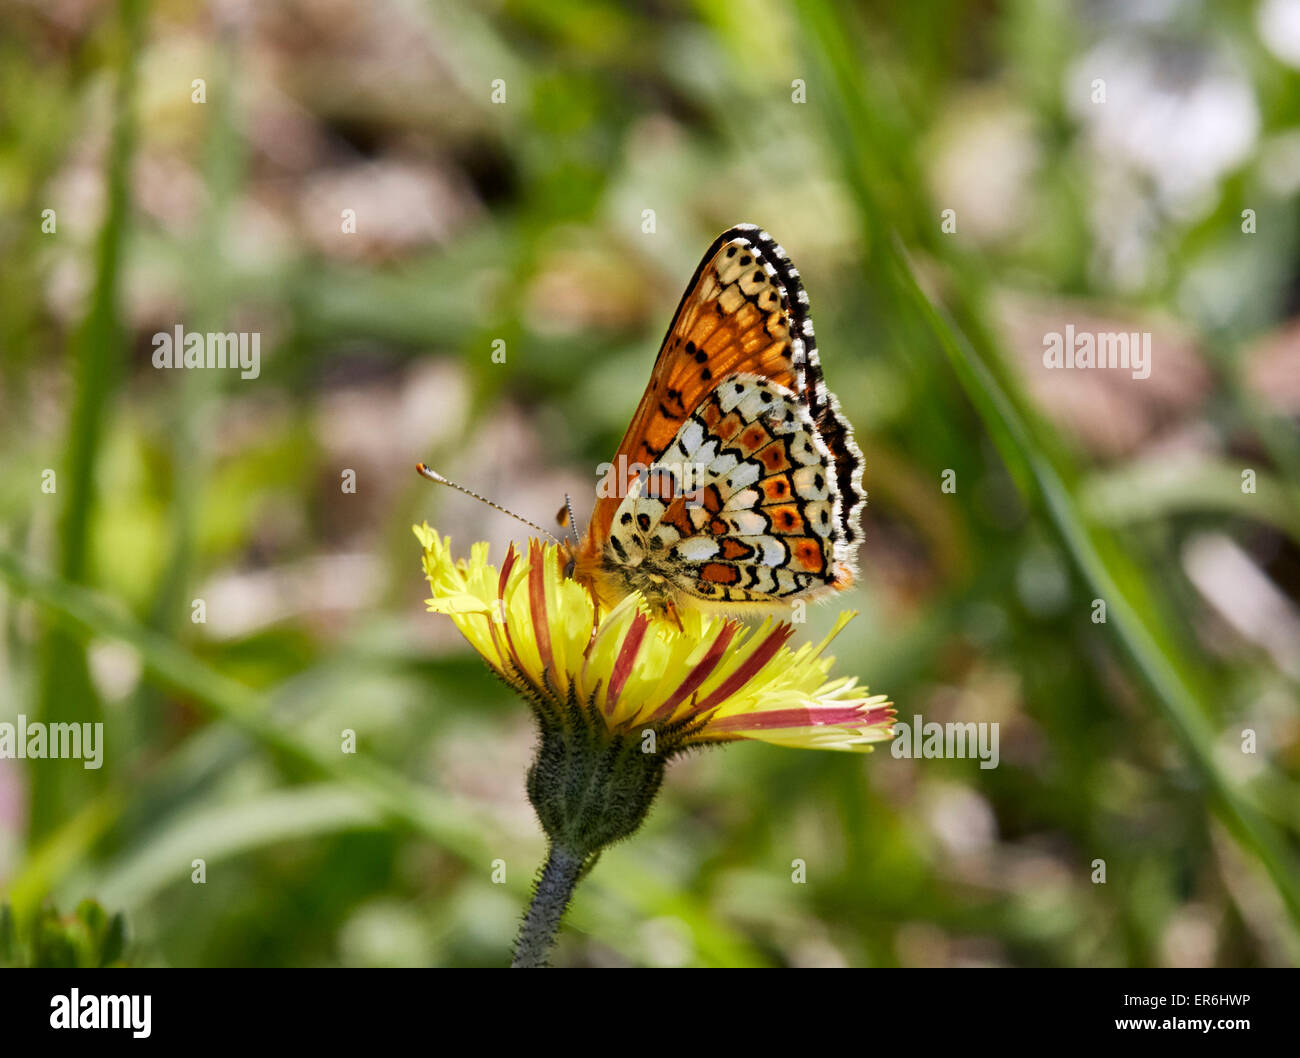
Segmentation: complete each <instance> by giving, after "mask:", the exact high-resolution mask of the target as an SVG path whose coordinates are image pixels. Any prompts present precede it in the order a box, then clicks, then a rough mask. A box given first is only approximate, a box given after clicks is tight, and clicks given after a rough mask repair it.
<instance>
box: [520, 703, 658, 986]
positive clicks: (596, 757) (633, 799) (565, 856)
mask: <svg viewBox="0 0 1300 1058" xmlns="http://www.w3.org/2000/svg"><path fill="white" fill-rule="evenodd" d="M529 704H530V705H532V706H533V712H534V714H535V715H536V716H537V720H538V727H539V734H540V736H541V737H540V741H539V743H538V747H537V759H536V760H534V761H533V766H532V767H531V768H529V769H528V799H529V800H530V801H531V802H532V803H533V808H534V809H536V811H537V818H538V821H539V822H540V823H541V824H542V829H543V830H544V831H545V832H546V836H547V838H548V839H549V840H550V851H549V853H548V854H547V857H546V866H545V867H543V868H542V875H541V878H540V879H538V882H537V888H536V890H535V891H534V892H533V902H532V904H531V906H530V907H529V908H528V914H527V915H525V916H524V924H523V927H522V928H521V929H520V931H519V939H518V941H517V942H516V944H515V958H514V962H513V964H512V965H514V966H545V965H546V960H547V957H548V956H549V955H550V952H551V947H552V945H553V944H554V943H555V935H556V933H557V932H558V931H559V928H560V920H561V919H562V918H563V917H564V911H565V909H566V908H567V907H568V906H569V901H570V900H571V899H572V898H573V890H574V887H575V886H577V884H578V882H579V881H580V880H581V879H582V876H583V875H584V874H585V873H586V872H587V871H588V870H590V869H591V867H592V866H594V865H595V862H596V858H597V857H598V856H599V855H600V853H601V851H602V850H603V849H605V848H607V847H608V846H610V845H612V844H614V843H615V842H616V841H622V840H623V839H624V838H627V837H630V836H631V835H632V834H634V833H635V832H636V830H637V829H638V828H639V827H640V826H641V824H642V823H643V822H644V821H645V817H646V814H647V813H648V812H649V811H650V805H651V803H652V802H653V801H654V799H655V794H656V793H658V792H659V786H660V784H661V783H662V782H663V778H664V768H665V766H666V764H667V761H668V758H669V757H671V756H672V755H673V754H674V753H676V752H677V751H678V746H677V743H676V742H675V741H674V739H675V736H677V735H678V734H679V732H676V731H673V730H658V731H655V732H653V733H652V736H650V737H648V736H647V732H646V731H639V732H621V733H614V732H611V731H610V730H609V728H608V727H607V726H606V723H605V717H604V716H603V715H601V713H600V712H599V711H598V710H597V709H596V707H595V705H593V704H590V703H588V704H586V705H582V704H580V703H578V702H576V701H570V702H569V703H568V705H567V707H559V708H557V707H555V706H554V705H553V704H552V703H547V702H543V701H541V700H532V701H530V703H529Z"/></svg>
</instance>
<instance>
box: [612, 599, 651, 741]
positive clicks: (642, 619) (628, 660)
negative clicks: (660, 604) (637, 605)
mask: <svg viewBox="0 0 1300 1058" xmlns="http://www.w3.org/2000/svg"><path fill="white" fill-rule="evenodd" d="M649 627H650V618H648V617H646V616H645V614H642V613H638V614H637V615H636V616H635V617H633V618H632V624H631V625H630V626H629V627H628V630H627V635H625V636H624V637H623V645H622V646H621V647H619V649H618V657H617V658H615V659H614V671H613V672H611V673H610V676H609V695H608V696H607V697H606V699H605V715H606V716H610V715H612V714H613V712H614V706H616V705H617V704H618V698H619V695H621V694H622V693H623V688H624V687H625V686H627V679H628V677H629V676H631V675H632V666H633V665H634V664H636V656H637V654H639V653H640V651H641V641H642V640H643V639H645V633H646V629H647V628H649Z"/></svg>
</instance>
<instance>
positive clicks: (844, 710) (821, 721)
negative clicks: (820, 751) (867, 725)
mask: <svg viewBox="0 0 1300 1058" xmlns="http://www.w3.org/2000/svg"><path fill="white" fill-rule="evenodd" d="M874 711H875V710H871V712H874ZM867 715H870V714H869V713H868V714H867ZM864 722H865V718H864V715H863V712H862V708H861V707H860V706H857V705H845V706H836V707H828V708H824V709H805V708H802V707H800V708H796V709H768V710H767V711H765V712H759V713H741V714H740V715H738V716H724V717H721V718H720V719H718V720H712V721H710V722H709V731H770V730H772V729H773V728H778V727H825V726H826V725H828V724H831V725H844V724H852V725H853V726H854V727H859V726H862V725H863V724H864Z"/></svg>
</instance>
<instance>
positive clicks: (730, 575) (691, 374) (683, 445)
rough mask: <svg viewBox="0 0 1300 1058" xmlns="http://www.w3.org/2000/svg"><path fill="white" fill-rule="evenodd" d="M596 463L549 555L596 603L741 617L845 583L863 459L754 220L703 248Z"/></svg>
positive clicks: (796, 287)
mask: <svg viewBox="0 0 1300 1058" xmlns="http://www.w3.org/2000/svg"><path fill="white" fill-rule="evenodd" d="M608 466H609V470H608V471H607V473H606V474H605V476H604V478H603V480H602V481H601V482H600V484H599V486H598V488H597V500H596V505H595V509H594V511H593V512H592V516H591V522H590V524H589V525H588V528H587V533H586V535H585V536H584V537H582V538H581V539H578V538H576V537H575V538H574V539H573V540H572V541H571V542H570V541H565V542H564V543H563V544H562V545H561V546H562V547H563V548H564V551H565V553H566V556H565V557H566V558H567V560H568V562H569V566H570V568H571V570H572V573H573V576H574V577H575V578H576V579H577V580H578V581H579V582H580V583H583V584H586V585H587V586H589V588H590V589H591V592H592V594H593V595H594V596H595V597H596V599H597V600H598V601H599V602H600V604H601V605H602V606H603V607H606V608H607V607H610V606H612V605H614V604H615V603H617V602H618V601H619V600H620V599H622V598H624V597H625V596H627V595H629V594H631V593H632V592H633V591H639V592H641V594H642V595H643V596H644V597H645V599H646V600H647V602H648V603H649V604H650V606H651V607H652V608H654V609H655V610H656V611H658V612H661V613H666V614H673V613H674V612H675V611H676V609H677V608H679V607H686V608H696V609H704V610H709V611H722V612H728V613H734V614H738V615H740V616H746V615H748V614H751V613H756V612H762V611H764V610H768V611H770V610H773V609H775V608H777V607H779V606H783V605H789V604H790V603H791V602H792V601H794V600H796V599H805V600H811V599H815V598H818V597H821V596H823V595H825V594H827V593H829V592H832V591H839V590H843V589H844V588H847V587H848V586H850V585H851V584H852V583H853V579H854V577H855V575H856V571H857V551H858V541H859V536H860V529H859V520H860V517H861V513H862V507H863V505H864V503H865V502H866V493H865V492H864V491H863V489H862V453H861V452H860V451H859V450H858V446H857V445H856V444H855V443H854V440H853V430H852V428H851V427H850V426H849V424H848V422H847V421H846V420H845V418H844V416H843V414H841V412H840V407H839V401H838V400H836V398H835V395H834V394H833V393H831V392H830V390H828V389H827V388H826V383H825V382H824V380H823V379H822V371H821V364H820V362H819V361H818V359H817V346H816V341H815V339H814V336H813V325H812V319H811V318H810V316H809V312H808V295H807V294H806V293H805V292H804V289H803V286H802V284H801V283H800V281H799V273H798V271H797V270H796V269H795V267H794V265H792V264H791V263H790V259H789V258H788V257H787V256H786V254H785V251H784V250H783V249H782V248H781V246H780V245H779V244H778V243H777V242H776V241H775V240H774V239H773V238H772V237H771V236H770V235H769V234H768V233H767V232H766V231H762V230H760V229H759V228H758V226H757V225H754V224H738V225H736V226H735V227H734V228H729V229H728V230H727V231H725V232H723V233H722V234H721V235H719V236H718V238H717V239H716V240H714V242H713V245H712V246H710V247H709V249H708V250H707V251H706V252H705V254H704V257H703V259H702V260H701V261H700V264H699V267H698V268H696V270H695V275H694V276H692V278H691V281H690V283H689V284H687V287H686V292H685V294H683V295H682V300H681V303H680V304H679V305H678V307H677V312H676V314H675V315H674V317H673V321H672V324H671V325H670V326H669V328H668V333H667V335H666V336H665V338H664V341H663V345H662V346H661V347H660V349H659V356H658V358H657V359H656V360H655V364H654V368H653V370H652V371H651V372H650V382H649V385H647V386H646V390H645V393H644V395H643V396H642V397H641V402H640V404H639V405H637V409H636V412H635V413H634V414H633V416H632V422H631V425H629V426H628V429H627V433H626V434H625V435H624V437H623V441H622V443H621V444H620V445H619V447H618V451H617V452H616V453H615V456H614V459H613V461H612V462H611V463H610V464H608ZM420 470H421V472H422V473H424V474H425V476H426V477H429V478H431V479H432V480H435V481H438V482H441V483H442V484H448V485H452V486H453V487H455V488H461V489H462V491H466V492H468V490H467V489H463V488H462V487H461V486H458V485H455V483H454V482H450V481H448V480H447V479H446V478H443V477H442V476H441V475H438V474H435V473H434V472H433V471H430V470H428V469H427V468H426V467H424V465H423V464H421V466H420ZM471 495H474V494H473V493H471ZM476 498H478V499H482V497H476ZM485 502H486V501H485ZM493 506H496V505H495V504H493ZM498 509H500V508H498ZM506 513H510V512H506ZM561 515H562V521H563V515H564V512H563V511H562V512H561ZM516 517H518V516H516ZM521 520H523V519H521ZM528 524H530V525H532V523H531V522H530V523H528ZM534 528H538V527H537V526H534ZM543 532H544V530H543Z"/></svg>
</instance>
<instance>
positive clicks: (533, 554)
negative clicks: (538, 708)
mask: <svg viewBox="0 0 1300 1058" xmlns="http://www.w3.org/2000/svg"><path fill="white" fill-rule="evenodd" d="M542 562H543V554H542V544H541V541H539V540H530V541H529V543H528V606H529V608H530V609H531V610H532V612H533V632H534V634H535V635H536V636H537V653H538V656H539V657H540V658H541V659H542V669H543V671H545V672H549V673H552V674H553V673H554V672H555V657H554V655H553V654H552V653H551V626H550V624H549V623H548V621H547V614H546V578H545V574H546V571H545V569H543V567H542Z"/></svg>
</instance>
